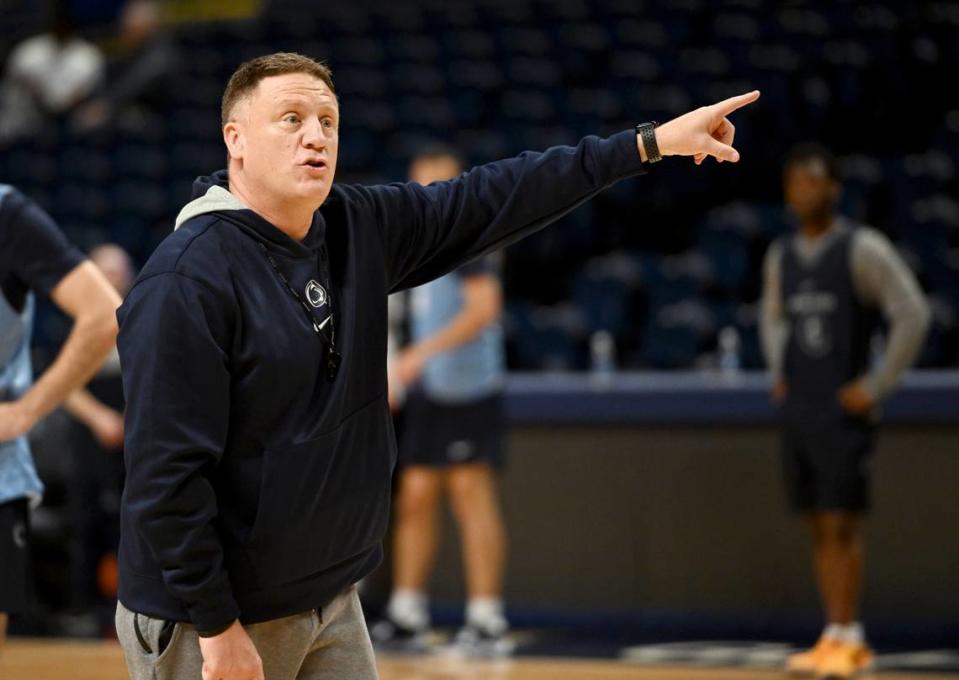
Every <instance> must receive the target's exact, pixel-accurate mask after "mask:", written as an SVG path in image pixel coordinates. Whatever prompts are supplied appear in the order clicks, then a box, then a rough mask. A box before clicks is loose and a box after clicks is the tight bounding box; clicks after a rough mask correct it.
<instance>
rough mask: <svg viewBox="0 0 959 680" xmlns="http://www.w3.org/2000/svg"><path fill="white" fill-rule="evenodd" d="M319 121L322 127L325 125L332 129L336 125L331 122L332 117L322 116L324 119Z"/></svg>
mask: <svg viewBox="0 0 959 680" xmlns="http://www.w3.org/2000/svg"><path fill="white" fill-rule="evenodd" d="M320 122H321V123H322V125H323V127H325V128H331V129H332V128H335V127H336V125H334V124H333V119H332V118H324V119H323V120H322V121H320Z"/></svg>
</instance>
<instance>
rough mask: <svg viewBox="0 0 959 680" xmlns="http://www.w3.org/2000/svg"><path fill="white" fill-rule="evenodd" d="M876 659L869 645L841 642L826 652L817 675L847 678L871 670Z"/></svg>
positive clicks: (840, 679) (842, 679)
mask: <svg viewBox="0 0 959 680" xmlns="http://www.w3.org/2000/svg"><path fill="white" fill-rule="evenodd" d="M874 661H875V655H874V654H873V651H872V650H871V649H869V647H868V646H867V645H865V644H850V643H847V642H841V643H839V644H837V645H836V646H835V647H833V648H832V649H830V650H829V652H827V653H826V655H825V658H824V659H823V661H822V663H821V664H820V665H819V667H818V668H817V669H816V675H817V676H818V677H820V678H831V679H833V680H846V678H851V677H853V676H854V675H855V674H856V673H859V672H862V671H868V670H870V669H871V668H872V667H873V662H874Z"/></svg>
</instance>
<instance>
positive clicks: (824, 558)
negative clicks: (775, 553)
mask: <svg viewBox="0 0 959 680" xmlns="http://www.w3.org/2000/svg"><path fill="white" fill-rule="evenodd" d="M820 526H821V528H820V533H821V536H822V539H821V540H822V547H821V548H820V554H821V559H820V561H819V564H820V570H821V572H824V573H823V574H822V575H823V576H825V577H826V578H828V580H829V586H828V589H827V590H826V591H825V592H824V599H825V601H826V611H827V612H828V613H829V620H830V621H831V622H835V623H839V624H841V625H846V624H849V623H852V622H854V621H855V620H856V618H857V613H858V604H859V590H860V584H861V581H862V563H863V545H862V532H861V528H860V521H859V518H858V517H856V516H855V515H852V514H850V513H846V512H823V513H821V514H820Z"/></svg>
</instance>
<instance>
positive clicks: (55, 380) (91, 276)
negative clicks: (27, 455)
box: [0, 261, 120, 441]
mask: <svg viewBox="0 0 959 680" xmlns="http://www.w3.org/2000/svg"><path fill="white" fill-rule="evenodd" d="M50 297H51V299H52V300H53V302H54V303H55V304H56V305H57V306H58V307H59V308H60V309H62V310H63V311H64V312H65V313H66V314H68V315H69V316H71V317H72V318H73V328H72V330H71V331H70V336H69V337H68V338H67V341H66V343H64V345H63V348H62V349H61V350H60V354H59V355H58V356H57V358H56V360H55V361H54V362H53V364H51V365H50V367H49V368H48V369H47V370H46V371H45V372H44V373H43V375H42V376H40V378H39V379H38V380H37V382H36V383H35V384H34V385H33V387H31V388H30V390H28V391H27V392H26V394H24V395H23V396H22V397H20V399H18V400H17V401H12V402H8V403H4V404H0V441H5V440H8V439H13V438H15V437H19V436H20V435H22V434H24V433H25V432H27V431H28V430H29V429H30V428H31V427H33V425H34V423H36V422H37V421H38V420H39V419H40V418H42V417H43V416H45V415H46V414H47V413H49V412H50V411H52V410H53V409H54V408H55V407H56V406H57V405H58V404H59V403H60V402H62V401H63V400H64V399H66V397H67V395H69V394H70V392H72V391H73V390H75V389H76V388H77V387H79V386H81V385H83V384H84V383H86V382H87V380H89V379H90V377H91V376H92V375H93V374H94V373H95V372H96V371H97V369H98V368H99V367H100V364H101V363H102V362H103V359H104V358H105V357H106V355H107V353H108V352H109V351H110V348H111V347H112V346H113V343H114V342H116V335H117V321H116V316H115V312H116V308H117V307H118V306H119V305H120V297H119V295H117V293H116V291H115V290H114V289H113V288H112V287H111V286H110V284H109V283H108V282H107V280H106V279H105V278H104V276H103V274H101V273H100V271H99V270H98V269H97V268H96V267H95V266H94V265H93V263H91V262H88V261H87V262H83V263H81V264H79V265H77V266H76V267H75V268H74V269H73V270H72V271H71V272H70V273H69V274H67V275H66V276H65V277H64V278H63V280H61V281H60V283H58V284H57V285H56V286H55V287H54V288H53V290H52V291H51V294H50Z"/></svg>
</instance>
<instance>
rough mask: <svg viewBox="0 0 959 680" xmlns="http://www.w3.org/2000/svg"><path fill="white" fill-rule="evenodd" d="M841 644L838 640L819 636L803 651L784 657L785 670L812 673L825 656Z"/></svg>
mask: <svg viewBox="0 0 959 680" xmlns="http://www.w3.org/2000/svg"><path fill="white" fill-rule="evenodd" d="M840 646H842V643H840V642H839V641H838V640H833V639H830V638H827V637H821V638H819V640H818V641H817V642H816V644H815V645H814V646H813V648H812V649H809V650H807V651H805V652H799V653H798V654H791V655H790V656H789V658H788V659H786V671H787V672H789V673H797V674H808V675H812V674H814V673H816V672H817V671H818V670H819V667H820V666H821V665H822V664H823V662H825V660H826V657H827V656H829V654H830V653H831V652H832V651H833V650H834V649H837V648H839V647H840Z"/></svg>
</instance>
